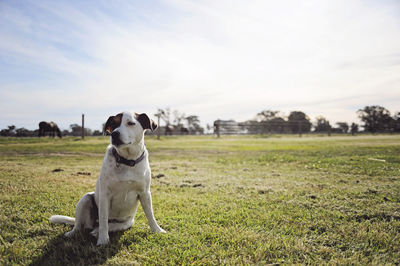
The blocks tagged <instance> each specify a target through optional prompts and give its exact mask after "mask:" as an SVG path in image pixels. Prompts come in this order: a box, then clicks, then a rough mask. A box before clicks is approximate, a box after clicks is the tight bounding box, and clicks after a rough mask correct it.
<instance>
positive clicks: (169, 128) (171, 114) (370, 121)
mask: <svg viewBox="0 0 400 266" xmlns="http://www.w3.org/2000/svg"><path fill="white" fill-rule="evenodd" d="M357 115H358V117H359V119H360V121H361V123H362V124H361V125H359V124H356V123H352V124H348V123H347V122H337V123H335V125H331V123H330V122H329V120H328V119H326V118H325V117H323V116H318V117H316V119H315V122H314V123H312V122H311V119H310V117H309V116H308V115H307V114H305V113H304V112H302V111H292V112H290V114H289V115H288V116H284V115H282V114H281V112H280V111H274V110H263V111H261V112H259V113H258V114H256V116H255V118H253V119H250V120H247V121H244V122H236V121H234V120H216V121H215V122H214V126H210V125H207V130H208V131H212V130H214V133H216V132H217V131H218V133H221V134H224V133H225V134H238V133H244V134H268V133H294V134H303V133H310V132H316V133H322V132H323V133H327V132H328V133H329V134H330V133H352V134H355V133H357V132H359V131H361V130H360V127H362V128H363V130H362V131H363V132H369V133H399V132H400V112H395V113H394V115H391V113H390V111H389V110H387V109H386V108H384V107H382V106H379V105H371V106H365V107H364V108H362V109H359V110H358V111H357ZM155 116H156V117H157V118H158V120H159V121H158V122H159V123H160V122H163V124H164V125H163V126H161V125H160V127H159V128H160V130H161V132H162V134H164V135H169V134H171V135H172V134H174V135H176V134H204V132H205V129H204V128H203V127H202V126H201V124H200V118H199V116H197V115H185V113H183V112H180V111H178V110H171V109H170V108H164V109H158V110H157V113H156V114H155ZM103 126H104V125H103ZM102 128H103V127H102ZM38 133H39V131H38V129H36V130H28V129H26V128H23V127H22V128H16V127H15V126H14V125H11V126H8V127H7V128H5V129H2V130H0V136H8V137H10V136H11V137H35V136H38ZM81 134H82V127H81V126H80V125H78V124H71V125H70V126H69V129H65V130H63V131H62V135H63V136H81ZM102 134H103V132H102V130H94V131H93V130H91V129H89V128H85V136H100V135H102Z"/></svg>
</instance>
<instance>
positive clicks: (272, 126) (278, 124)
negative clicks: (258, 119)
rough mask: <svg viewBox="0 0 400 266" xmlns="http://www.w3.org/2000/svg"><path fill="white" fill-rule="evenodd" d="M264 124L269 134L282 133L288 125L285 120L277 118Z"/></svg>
mask: <svg viewBox="0 0 400 266" xmlns="http://www.w3.org/2000/svg"><path fill="white" fill-rule="evenodd" d="M266 123H267V125H268V129H269V131H270V132H271V133H284V132H285V131H286V127H287V124H288V123H287V122H286V120H285V119H283V118H282V117H278V116H276V117H273V118H271V119H270V120H268V121H267V122H266Z"/></svg>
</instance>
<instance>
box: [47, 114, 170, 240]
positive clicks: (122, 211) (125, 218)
mask: <svg viewBox="0 0 400 266" xmlns="http://www.w3.org/2000/svg"><path fill="white" fill-rule="evenodd" d="M156 128H157V124H155V123H154V121H153V120H151V119H150V118H149V117H148V116H147V115H146V114H136V113H135V114H131V113H127V112H124V113H120V114H117V115H115V116H110V117H109V118H108V120H107V122H106V124H105V127H104V129H105V131H106V132H108V133H110V134H111V144H110V145H109V146H108V147H107V150H106V154H105V157H104V161H103V165H102V167H101V171H100V175H99V178H98V179H97V183H96V190H95V192H89V193H87V194H86V195H84V196H83V198H82V199H81V200H79V202H78V204H77V205H76V208H75V218H71V217H67V216H61V215H54V216H52V217H50V221H51V222H54V223H65V224H71V225H74V228H73V229H72V231H70V232H67V233H66V234H65V235H66V236H67V237H71V236H73V235H74V234H75V233H77V232H79V231H80V230H82V229H90V230H92V231H91V234H92V235H93V236H95V237H96V238H97V245H105V244H107V243H108V242H109V235H108V233H109V232H112V231H120V230H126V229H128V228H130V227H131V226H132V225H133V222H134V218H135V215H136V211H137V208H138V205H139V202H140V203H141V205H142V207H143V210H144V213H145V215H146V217H147V220H148V222H149V225H150V229H151V231H153V232H156V233H165V230H164V229H162V228H161V227H160V226H159V225H158V224H157V221H156V220H155V218H154V214H153V207H152V201H151V193H150V181H151V171H150V166H149V160H148V151H147V149H146V146H145V145H144V134H145V131H146V130H151V131H154V130H155V129H156Z"/></svg>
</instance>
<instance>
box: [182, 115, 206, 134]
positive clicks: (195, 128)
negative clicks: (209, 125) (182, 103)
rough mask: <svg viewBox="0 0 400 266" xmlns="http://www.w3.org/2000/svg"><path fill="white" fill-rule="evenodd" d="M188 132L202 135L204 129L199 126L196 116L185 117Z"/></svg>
mask: <svg viewBox="0 0 400 266" xmlns="http://www.w3.org/2000/svg"><path fill="white" fill-rule="evenodd" d="M186 121H187V124H188V129H189V131H192V132H196V133H197V132H198V133H201V134H202V133H203V132H204V128H202V127H201V126H200V119H199V117H198V116H197V115H190V116H188V117H186Z"/></svg>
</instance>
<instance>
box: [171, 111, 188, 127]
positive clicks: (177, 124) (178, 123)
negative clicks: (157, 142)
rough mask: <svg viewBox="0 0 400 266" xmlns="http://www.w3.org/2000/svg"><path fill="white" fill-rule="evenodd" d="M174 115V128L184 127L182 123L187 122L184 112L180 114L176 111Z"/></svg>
mask: <svg viewBox="0 0 400 266" xmlns="http://www.w3.org/2000/svg"><path fill="white" fill-rule="evenodd" d="M173 115H174V126H175V127H177V128H181V127H183V123H182V121H184V120H185V117H186V116H185V114H184V113H182V112H179V111H178V110H174V111H173Z"/></svg>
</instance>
